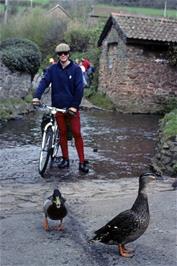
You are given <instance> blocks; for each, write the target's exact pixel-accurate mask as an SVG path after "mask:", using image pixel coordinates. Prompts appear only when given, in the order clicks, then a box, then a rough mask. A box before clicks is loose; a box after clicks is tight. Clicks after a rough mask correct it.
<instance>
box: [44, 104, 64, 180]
mask: <svg viewBox="0 0 177 266" xmlns="http://www.w3.org/2000/svg"><path fill="white" fill-rule="evenodd" d="M40 107H42V108H43V109H44V108H45V109H48V110H50V115H51V117H50V122H48V123H47V124H46V125H45V126H44V129H43V136H42V145H41V152H40V159H39V173H40V174H41V176H43V175H44V173H45V171H46V169H47V165H48V162H49V159H50V158H51V160H52V161H53V160H54V158H56V156H57V153H58V147H59V139H58V138H59V134H58V126H57V122H56V119H55V114H56V113H57V112H62V113H66V110H65V109H59V108H55V107H51V106H47V105H41V106H40Z"/></svg>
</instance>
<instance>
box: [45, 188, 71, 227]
mask: <svg viewBox="0 0 177 266" xmlns="http://www.w3.org/2000/svg"><path fill="white" fill-rule="evenodd" d="M65 201H66V199H64V198H63V197H62V195H61V192H60V191H59V189H54V191H53V194H52V195H51V196H50V197H48V198H47V199H46V200H45V201H44V205H43V210H44V215H45V218H44V221H43V228H44V230H46V231H49V223H48V218H49V219H51V220H59V221H60V224H59V225H58V226H56V227H54V228H55V229H56V230H59V231H63V230H64V224H63V219H64V217H65V216H66V215H67V209H66V207H65Z"/></svg>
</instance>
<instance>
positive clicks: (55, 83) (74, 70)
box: [34, 60, 84, 109]
mask: <svg viewBox="0 0 177 266" xmlns="http://www.w3.org/2000/svg"><path fill="white" fill-rule="evenodd" d="M50 83H51V88H52V89H51V100H52V106H54V107H57V108H69V107H75V108H76V109H79V105H80V103H81V100H82V97H83V90H84V85H83V77H82V70H81V68H80V67H79V66H78V65H76V64H74V63H73V61H71V60H70V64H69V65H67V66H66V67H65V68H64V69H63V68H62V65H61V64H60V62H58V63H57V64H53V65H51V66H50V67H49V68H48V69H47V71H46V73H45V75H44V77H43V78H42V79H41V81H40V83H39V86H38V87H37V89H36V92H35V94H34V97H35V98H38V99H41V96H42V94H43V92H44V91H45V89H46V88H47V87H48V86H49V85H50Z"/></svg>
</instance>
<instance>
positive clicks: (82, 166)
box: [79, 162, 89, 174]
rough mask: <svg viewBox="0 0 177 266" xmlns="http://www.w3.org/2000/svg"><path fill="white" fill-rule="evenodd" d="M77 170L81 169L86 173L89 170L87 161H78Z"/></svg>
mask: <svg viewBox="0 0 177 266" xmlns="http://www.w3.org/2000/svg"><path fill="white" fill-rule="evenodd" d="M79 171H82V172H83V173H85V174H87V173H88V172H89V169H88V166H87V163H85V162H84V163H79Z"/></svg>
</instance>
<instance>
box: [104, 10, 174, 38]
mask: <svg viewBox="0 0 177 266" xmlns="http://www.w3.org/2000/svg"><path fill="white" fill-rule="evenodd" d="M112 24H114V26H115V28H116V29H117V30H119V31H121V33H122V34H123V36H124V37H125V38H126V39H136V40H138V39H139V40H146V41H160V42H173V43H177V20H175V19H166V18H157V17H145V16H138V15H132V14H131V15H130V14H119V13H112V14H111V16H110V18H109V19H108V21H107V23H106V25H105V28H104V30H103V32H102V35H101V36H100V38H101V39H102V40H103V39H104V38H105V36H106V34H107V32H108V31H109V29H110V27H111V26H112ZM101 39H100V40H99V41H101Z"/></svg>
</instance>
